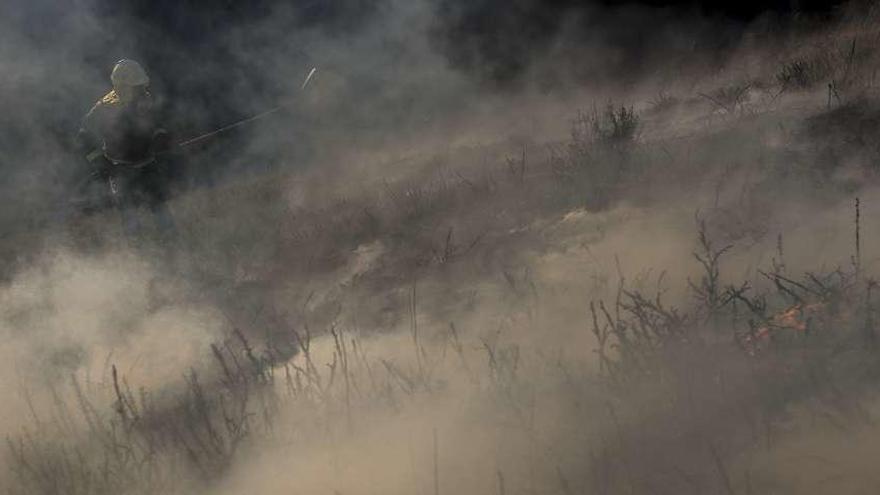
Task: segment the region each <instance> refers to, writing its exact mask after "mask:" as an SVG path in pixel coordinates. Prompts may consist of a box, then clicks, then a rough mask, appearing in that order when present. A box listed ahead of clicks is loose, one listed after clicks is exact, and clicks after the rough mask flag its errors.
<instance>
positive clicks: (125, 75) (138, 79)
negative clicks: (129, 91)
mask: <svg viewBox="0 0 880 495" xmlns="http://www.w3.org/2000/svg"><path fill="white" fill-rule="evenodd" d="M110 81H111V82H112V83H113V87H115V88H118V87H120V86H143V85H145V84H149V83H150V78H149V77H148V76H147V71H145V70H144V68H143V67H141V64H139V63H137V62H135V61H134V60H129V59H127V58H124V59H122V60H120V61H119V62H116V65H115V66H114V67H113V72H111V73H110Z"/></svg>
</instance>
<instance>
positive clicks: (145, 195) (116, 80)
mask: <svg viewBox="0 0 880 495" xmlns="http://www.w3.org/2000/svg"><path fill="white" fill-rule="evenodd" d="M110 81H111V82H112V85H113V89H112V90H111V91H110V92H109V93H107V94H106V95H104V96H103V97H102V98H101V99H100V100H98V102H97V103H95V105H94V107H92V109H91V110H90V111H89V113H88V114H87V115H86V116H85V118H83V121H82V126H81V127H80V130H79V134H78V139H77V140H78V142H79V144H80V146H81V147H82V149H83V151H84V152H85V153H86V160H87V161H88V162H89V163H90V164H91V166H92V171H93V175H94V177H96V178H97V179H98V180H100V181H101V182H102V183H103V185H104V186H105V187H106V189H107V192H108V193H109V195H110V198H111V201H112V203H113V204H114V205H115V206H116V207H117V208H118V209H119V211H120V212H121V214H122V221H123V227H124V229H125V232H126V234H128V235H129V236H132V235H136V234H138V233H140V231H141V225H140V221H139V218H138V214H137V210H138V209H140V208H142V207H145V208H147V209H148V210H149V211H150V212H151V213H152V217H153V219H154V220H155V223H156V227H157V228H158V230H159V231H160V233H162V234H163V235H165V236H167V235H168V234H170V233H171V232H173V230H174V220H173V217H172V216H171V213H170V212H169V210H168V206H167V204H166V201H167V199H168V185H169V184H168V182H169V181H168V178H169V175H168V167H169V163H168V159H167V158H163V156H162V155H165V156H167V155H168V154H169V153H168V152H169V151H171V150H170V148H171V141H170V136H169V134H168V132H167V131H166V130H165V129H163V128H162V127H161V126H160V125H159V122H158V118H157V111H156V108H155V102H154V99H153V96H152V94H151V93H150V88H149V84H150V79H149V77H148V76H147V73H146V71H145V70H144V68H143V67H141V65H140V64H139V63H137V62H135V61H134V60H128V59H123V60H120V61H119V62H117V63H116V65H115V66H114V67H113V71H112V73H111V74H110Z"/></svg>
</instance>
